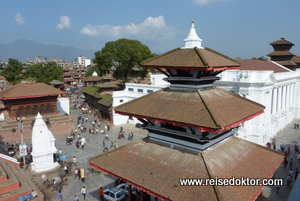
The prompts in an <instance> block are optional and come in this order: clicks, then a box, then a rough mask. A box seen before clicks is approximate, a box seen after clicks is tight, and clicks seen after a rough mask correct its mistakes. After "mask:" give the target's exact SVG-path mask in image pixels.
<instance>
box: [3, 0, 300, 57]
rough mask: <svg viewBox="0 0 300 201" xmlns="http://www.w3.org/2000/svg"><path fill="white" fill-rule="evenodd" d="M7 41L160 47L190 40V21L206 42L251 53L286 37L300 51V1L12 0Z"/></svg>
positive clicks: (7, 7)
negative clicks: (122, 40) (118, 42)
mask: <svg viewBox="0 0 300 201" xmlns="http://www.w3.org/2000/svg"><path fill="white" fill-rule="evenodd" d="M1 8H2V9H1V12H0V22H1V23H0V24H1V28H0V43H4V44H6V43H11V42H14V41H16V40H18V39H29V40H33V41H35V42H38V43H43V44H59V45H65V46H73V47H77V48H82V49H92V50H95V51H97V50H101V49H102V48H103V47H104V45H105V43H106V42H108V41H115V40H117V39H119V38H128V39H135V40H139V41H140V42H142V43H143V44H145V45H147V46H148V47H149V48H150V49H151V51H152V52H154V53H157V54H161V53H164V52H166V51H169V50H172V49H174V48H177V47H182V46H184V42H183V40H184V39H185V38H186V37H187V35H188V33H189V29H190V26H191V21H192V20H195V28H196V31H197V34H198V36H199V37H200V38H201V39H202V46H204V47H209V48H211V49H214V50H216V51H218V52H220V53H222V54H225V55H227V56H230V57H233V58H236V57H241V58H243V59H250V58H252V57H260V56H265V55H266V54H268V53H270V52H272V51H273V48H272V46H270V45H269V43H271V42H273V41H276V40H279V39H280V38H281V37H282V36H284V37H285V38H286V40H288V41H290V42H292V43H294V44H295V46H294V47H293V48H292V49H291V52H292V53H294V54H296V55H300V31H299V30H300V28H299V21H300V12H299V8H300V0H148V1H146V0H119V1H117V0H86V1H83V0H80V1H79V0H51V1H46V0H27V1H25V0H10V1H3V2H1Z"/></svg>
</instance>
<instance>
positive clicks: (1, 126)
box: [0, 113, 73, 135]
mask: <svg viewBox="0 0 300 201" xmlns="http://www.w3.org/2000/svg"><path fill="white" fill-rule="evenodd" d="M43 119H44V121H45V122H46V120H47V119H49V124H47V126H48V127H49V128H51V126H56V125H60V124H67V123H70V122H72V121H73V120H72V118H71V117H70V116H68V115H63V114H60V113H58V114H53V115H48V116H43ZM34 120H35V117H27V118H26V119H24V120H23V130H28V129H32V122H33V121H34ZM18 124H19V122H18V121H17V120H16V119H11V118H10V117H7V118H6V120H5V121H3V122H0V135H1V134H4V133H9V132H16V131H18Z"/></svg>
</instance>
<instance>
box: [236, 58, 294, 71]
mask: <svg viewBox="0 0 300 201" xmlns="http://www.w3.org/2000/svg"><path fill="white" fill-rule="evenodd" d="M238 61H239V62H240V63H241V70H255V71H257V70H263V71H268V70H271V71H274V72H275V73H281V72H290V71H291V70H289V69H287V68H285V67H284V66H280V65H278V64H276V63H275V62H272V61H262V60H258V59H257V60H252V59H251V60H238Z"/></svg>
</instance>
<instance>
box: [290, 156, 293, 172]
mask: <svg viewBox="0 0 300 201" xmlns="http://www.w3.org/2000/svg"><path fill="white" fill-rule="evenodd" d="M291 169H293V159H292V158H291V160H290V170H291Z"/></svg>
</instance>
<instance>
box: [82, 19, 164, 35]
mask: <svg viewBox="0 0 300 201" xmlns="http://www.w3.org/2000/svg"><path fill="white" fill-rule="evenodd" d="M168 29H169V28H168V27H167V26H166V23H165V20H164V17H163V16H158V17H148V18H147V19H145V20H144V22H142V23H140V24H134V23H131V24H129V25H125V26H113V25H96V26H92V25H90V24H88V25H86V26H85V27H83V28H82V29H81V32H80V33H81V34H85V35H89V36H100V35H101V36H109V37H114V38H118V37H128V36H133V35H142V34H144V35H147V36H152V35H153V34H154V33H158V32H162V31H163V30H168Z"/></svg>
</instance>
